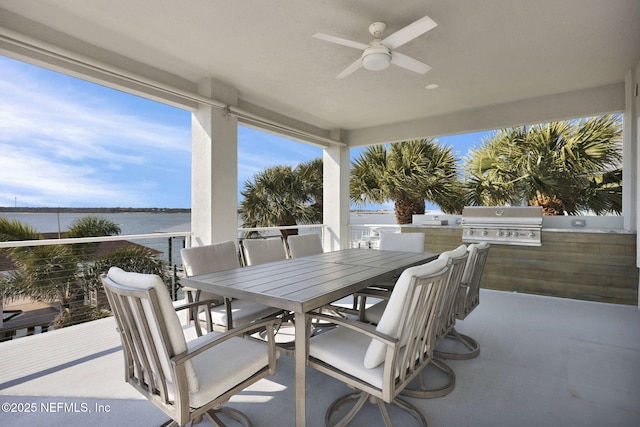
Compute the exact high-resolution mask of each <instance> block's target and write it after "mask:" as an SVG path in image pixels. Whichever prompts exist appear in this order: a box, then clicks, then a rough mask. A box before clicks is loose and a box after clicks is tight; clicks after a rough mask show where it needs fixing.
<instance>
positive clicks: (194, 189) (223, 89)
mask: <svg viewBox="0 0 640 427" xmlns="http://www.w3.org/2000/svg"><path fill="white" fill-rule="evenodd" d="M198 92H199V93H200V95H203V96H206V97H210V98H212V99H216V100H219V101H222V102H225V103H227V104H228V105H231V106H235V105H236V104H237V99H238V93H237V91H236V90H235V89H233V88H230V87H228V86H225V85H223V84H221V83H219V82H217V81H215V80H212V79H209V80H207V81H205V82H203V83H201V84H200V85H199V87H198ZM191 145H192V158H191V230H192V231H193V233H194V236H193V243H192V244H193V245H194V246H201V245H206V244H211V243H215V242H220V241H223V240H236V238H237V229H238V214H237V212H238V191H237V186H238V185H237V182H238V120H237V119H236V118H235V117H233V116H231V115H229V114H227V113H226V112H225V111H224V110H221V109H219V108H216V107H211V106H208V105H200V107H199V108H198V110H197V111H195V112H194V113H193V114H192V116H191Z"/></svg>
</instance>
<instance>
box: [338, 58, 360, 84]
mask: <svg viewBox="0 0 640 427" xmlns="http://www.w3.org/2000/svg"><path fill="white" fill-rule="evenodd" d="M361 67H362V58H358V59H357V60H356V62H354V63H353V64H351V65H349V66H348V67H347V68H345V69H344V71H342V72H341V73H340V74H338V75H337V76H336V79H341V78H343V77H347V76H348V75H349V74H352V73H354V72H355V71H356V70H358V69H359V68H361Z"/></svg>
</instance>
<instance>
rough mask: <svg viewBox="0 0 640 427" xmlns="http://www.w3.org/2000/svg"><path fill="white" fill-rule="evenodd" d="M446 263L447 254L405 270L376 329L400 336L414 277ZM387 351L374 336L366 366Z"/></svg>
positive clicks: (433, 270) (377, 362)
mask: <svg viewBox="0 0 640 427" xmlns="http://www.w3.org/2000/svg"><path fill="white" fill-rule="evenodd" d="M465 251H466V248H465ZM446 265H447V257H446V256H445V257H442V258H438V259H437V260H433V261H431V262H428V263H426V264H422V265H418V266H415V267H410V268H407V269H406V270H404V271H403V272H402V274H401V275H400V277H399V278H398V281H397V282H396V285H395V286H394V288H393V291H392V292H391V296H390V297H389V301H388V302H387V307H386V308H385V310H384V313H383V314H382V317H381V318H380V322H379V323H378V326H376V330H377V331H379V332H382V333H383V334H386V335H389V336H392V337H394V338H398V337H399V332H400V331H399V328H400V326H401V321H402V315H403V313H404V310H405V304H406V301H407V296H408V292H409V287H410V285H411V280H412V278H413V277H421V276H427V275H430V274H435V273H437V272H439V271H441V270H442V269H443V268H445V267H446ZM408 309H409V313H411V311H413V309H414V307H409V308H408ZM385 353H386V346H385V345H384V344H383V343H381V342H380V341H378V340H376V339H373V338H372V339H371V340H370V344H369V347H368V349H367V352H366V354H365V357H364V366H365V367H366V368H369V369H372V368H375V367H376V366H378V365H380V364H381V363H382V362H384V358H385Z"/></svg>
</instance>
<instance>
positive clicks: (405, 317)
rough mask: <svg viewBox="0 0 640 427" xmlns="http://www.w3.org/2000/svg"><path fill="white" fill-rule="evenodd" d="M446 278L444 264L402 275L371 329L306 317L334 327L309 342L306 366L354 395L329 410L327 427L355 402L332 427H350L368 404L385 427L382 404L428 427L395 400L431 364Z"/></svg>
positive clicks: (440, 261) (410, 408)
mask: <svg viewBox="0 0 640 427" xmlns="http://www.w3.org/2000/svg"><path fill="white" fill-rule="evenodd" d="M448 277H449V266H448V260H446V259H438V260H434V261H432V262H429V263H427V264H423V265H420V266H416V267H411V268H408V269H406V270H405V271H404V272H403V273H402V274H401V275H400V278H399V279H398V282H397V284H396V286H395V287H394V288H393V291H392V292H391V296H390V298H389V303H388V305H387V307H386V310H385V311H384V314H383V316H382V319H381V321H380V323H379V324H378V325H377V326H375V327H374V326H372V325H370V324H367V323H363V322H358V321H354V320H348V319H335V318H333V317H330V316H327V315H316V314H309V316H313V317H315V316H320V317H321V318H322V317H325V318H330V320H331V321H333V322H335V323H336V324H337V327H336V328H335V329H332V330H329V331H327V332H325V333H323V334H319V335H317V336H315V337H312V338H311V339H310V340H309V341H310V342H309V351H308V358H307V362H308V365H309V366H311V367H313V368H315V369H317V370H319V371H321V372H324V373H325V374H327V375H329V376H331V377H333V378H336V379H338V380H340V381H343V382H345V383H346V384H347V385H348V386H349V387H351V388H354V389H356V390H357V392H356V393H353V394H348V395H346V396H343V397H340V398H339V399H337V400H336V401H334V402H333V403H332V404H331V405H330V406H329V408H328V410H327V413H326V416H325V423H326V425H327V426H329V425H333V424H331V422H332V420H331V418H332V416H333V414H334V413H335V412H337V411H338V410H339V409H340V408H341V407H342V406H343V405H345V404H347V403H349V402H355V403H354V405H353V407H352V408H351V409H350V410H348V412H347V413H346V415H344V417H343V418H342V419H341V420H340V421H339V422H338V423H337V424H336V425H340V426H344V425H346V424H347V423H349V422H350V421H351V420H352V419H353V418H354V417H355V416H356V415H357V413H358V412H359V411H360V410H361V409H362V408H363V406H364V405H365V403H366V402H367V401H371V402H374V403H376V404H377V405H378V407H379V409H380V411H381V413H382V417H383V419H384V422H385V424H386V425H387V426H391V425H393V424H392V421H391V419H390V416H389V412H388V408H387V407H386V405H385V403H386V404H395V405H396V406H398V407H400V408H401V409H404V410H405V411H408V412H409V413H410V414H411V415H412V416H413V417H414V418H415V419H416V420H417V421H418V422H419V423H420V424H421V425H423V426H426V425H427V423H426V420H425V418H424V416H423V415H422V414H421V413H420V411H419V410H418V409H417V408H415V407H414V406H413V405H411V404H410V403H408V402H406V401H404V400H402V399H400V398H398V394H399V393H400V392H401V391H402V390H403V389H404V388H405V387H406V386H407V384H408V383H409V382H410V381H411V380H412V378H413V377H414V376H415V375H416V374H417V373H418V372H419V371H420V370H422V368H423V367H425V366H426V365H427V364H428V363H429V361H430V360H431V357H432V354H431V353H432V348H433V347H434V345H435V342H434V340H435V333H436V328H435V327H434V326H435V325H434V321H435V320H436V315H437V311H438V307H439V306H440V305H441V304H442V303H441V302H440V300H441V299H442V298H443V297H444V295H445V291H446V285H447V279H448ZM307 333H308V331H307Z"/></svg>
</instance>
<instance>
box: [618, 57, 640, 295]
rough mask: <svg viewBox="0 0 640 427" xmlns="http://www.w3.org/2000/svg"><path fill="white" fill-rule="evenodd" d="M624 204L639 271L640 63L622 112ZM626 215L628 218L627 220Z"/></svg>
mask: <svg viewBox="0 0 640 427" xmlns="http://www.w3.org/2000/svg"><path fill="white" fill-rule="evenodd" d="M623 144H624V146H623V154H624V157H623V165H622V170H623V182H624V183H625V184H624V185H623V187H622V191H623V196H622V199H623V203H622V208H623V212H622V214H623V215H624V218H625V224H624V227H625V229H627V230H635V231H636V267H638V268H640V251H638V248H640V234H639V233H638V224H640V209H639V208H638V202H639V200H640V194H638V193H639V189H640V174H638V168H639V165H640V150H639V149H638V146H639V145H640V63H638V64H636V66H635V67H634V68H633V69H631V70H630V71H629V72H628V73H627V75H626V76H625V112H624V131H623ZM627 216H628V217H629V219H627ZM638 307H639V308H640V283H638Z"/></svg>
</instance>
